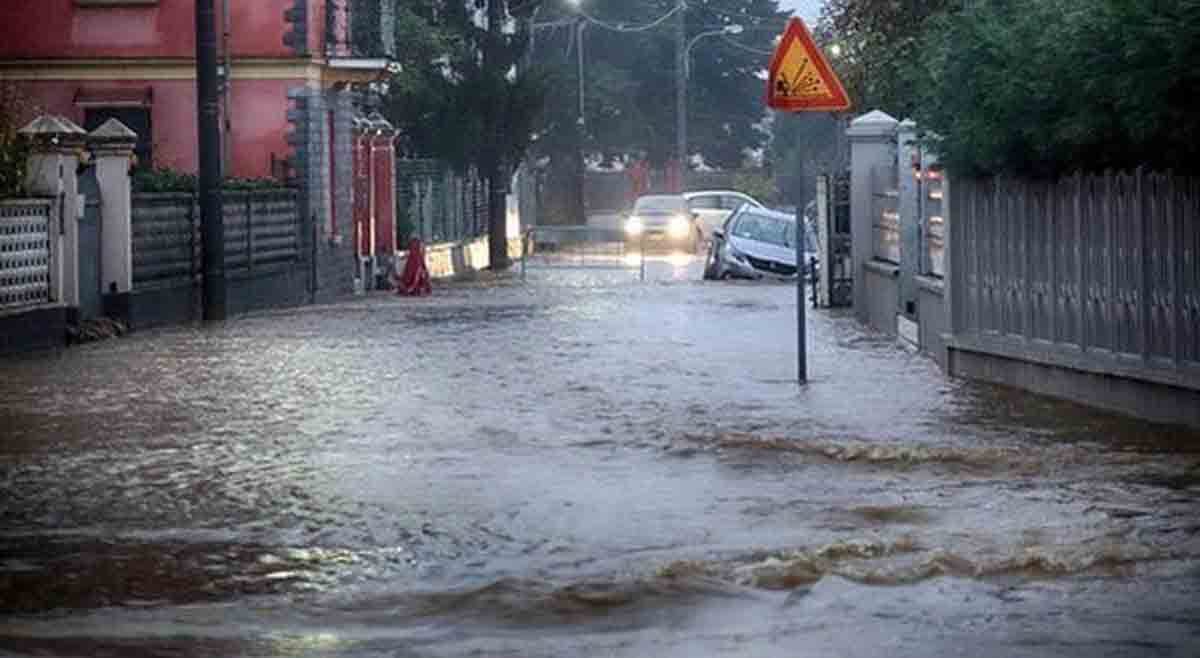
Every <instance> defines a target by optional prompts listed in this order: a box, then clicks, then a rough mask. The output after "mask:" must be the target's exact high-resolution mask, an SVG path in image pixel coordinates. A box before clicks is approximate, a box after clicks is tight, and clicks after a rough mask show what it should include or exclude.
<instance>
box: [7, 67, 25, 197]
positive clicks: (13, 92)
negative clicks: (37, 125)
mask: <svg viewBox="0 0 1200 658" xmlns="http://www.w3.org/2000/svg"><path fill="white" fill-rule="evenodd" d="M29 110H30V108H29V106H28V103H27V102H26V100H25V98H24V96H22V94H21V93H20V91H19V90H18V89H17V88H16V86H14V85H12V84H0V198H4V197H15V196H20V195H21V193H22V192H23V191H24V188H25V167H26V164H27V162H28V160H29V151H30V149H29V146H30V145H29V141H28V140H26V139H25V138H24V137H22V136H21V135H19V134H18V133H17V131H18V130H20V129H21V125H20V121H21V120H22V119H23V118H25V117H26V116H28V114H29V113H30V111H29Z"/></svg>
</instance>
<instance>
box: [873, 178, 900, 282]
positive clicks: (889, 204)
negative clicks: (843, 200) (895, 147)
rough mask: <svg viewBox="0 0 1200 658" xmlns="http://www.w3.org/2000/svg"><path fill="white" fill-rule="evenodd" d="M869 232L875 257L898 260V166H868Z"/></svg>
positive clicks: (889, 260)
mask: <svg viewBox="0 0 1200 658" xmlns="http://www.w3.org/2000/svg"><path fill="white" fill-rule="evenodd" d="M871 189H872V200H873V203H872V208H871V219H872V232H873V233H874V236H873V240H874V245H875V257H876V258H878V259H880V260H884V261H887V262H889V263H897V264H898V263H899V262H900V190H899V179H898V168H897V167H896V166H895V165H894V164H891V165H883V166H878V167H874V168H873V169H871Z"/></svg>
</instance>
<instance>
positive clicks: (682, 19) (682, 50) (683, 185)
mask: <svg viewBox="0 0 1200 658" xmlns="http://www.w3.org/2000/svg"><path fill="white" fill-rule="evenodd" d="M686 9H687V5H686V4H685V2H684V0H679V4H678V5H676V7H675V160H676V162H677V163H678V166H679V191H680V192H685V191H687V171H688V162H687V79H686V67H687V12H686Z"/></svg>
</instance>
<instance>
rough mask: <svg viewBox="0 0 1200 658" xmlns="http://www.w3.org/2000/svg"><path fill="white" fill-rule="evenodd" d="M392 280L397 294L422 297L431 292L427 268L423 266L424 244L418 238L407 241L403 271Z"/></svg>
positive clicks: (431, 287)
mask: <svg viewBox="0 0 1200 658" xmlns="http://www.w3.org/2000/svg"><path fill="white" fill-rule="evenodd" d="M393 281H394V283H395V284H396V294H397V295H408V296H409V297H423V296H425V295H429V294H432V293H433V286H432V285H431V284H430V281H429V269H428V268H427V267H425V245H423V244H421V241H420V240H419V239H417V238H413V239H411V240H409V241H408V259H407V260H406V261H405V262H404V271H403V272H401V273H400V276H398V277H395V278H394V279H393Z"/></svg>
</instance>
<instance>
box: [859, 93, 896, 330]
mask: <svg viewBox="0 0 1200 658" xmlns="http://www.w3.org/2000/svg"><path fill="white" fill-rule="evenodd" d="M898 123H899V122H898V121H896V119H895V118H893V117H891V116H889V115H888V114H885V113H884V112H880V111H878V110H876V111H873V112H869V113H867V114H864V115H863V116H860V117H858V118H857V119H855V120H853V121H851V122H850V127H849V128H848V129H847V130H846V136H847V137H848V138H849V140H850V230H851V237H852V247H851V251H852V254H853V260H854V273H853V276H854V281H855V283H854V287H855V292H854V313H855V315H856V316H857V317H858V319H859V320H860V321H862V322H868V321H869V317H868V315H869V306H868V300H867V295H866V294H865V291H864V290H863V288H864V285H865V283H864V282H865V277H864V275H863V268H864V267H865V266H866V264H867V262H868V261H870V260H871V259H872V258H873V257H874V251H875V246H874V244H875V235H874V224H875V222H874V220H875V217H874V212H875V208H876V204H875V199H874V192H875V191H874V190H873V189H872V172H873V171H874V169H875V168H876V167H879V166H881V165H888V164H891V163H893V162H895V158H896V151H895V149H896V126H897V125H898Z"/></svg>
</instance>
